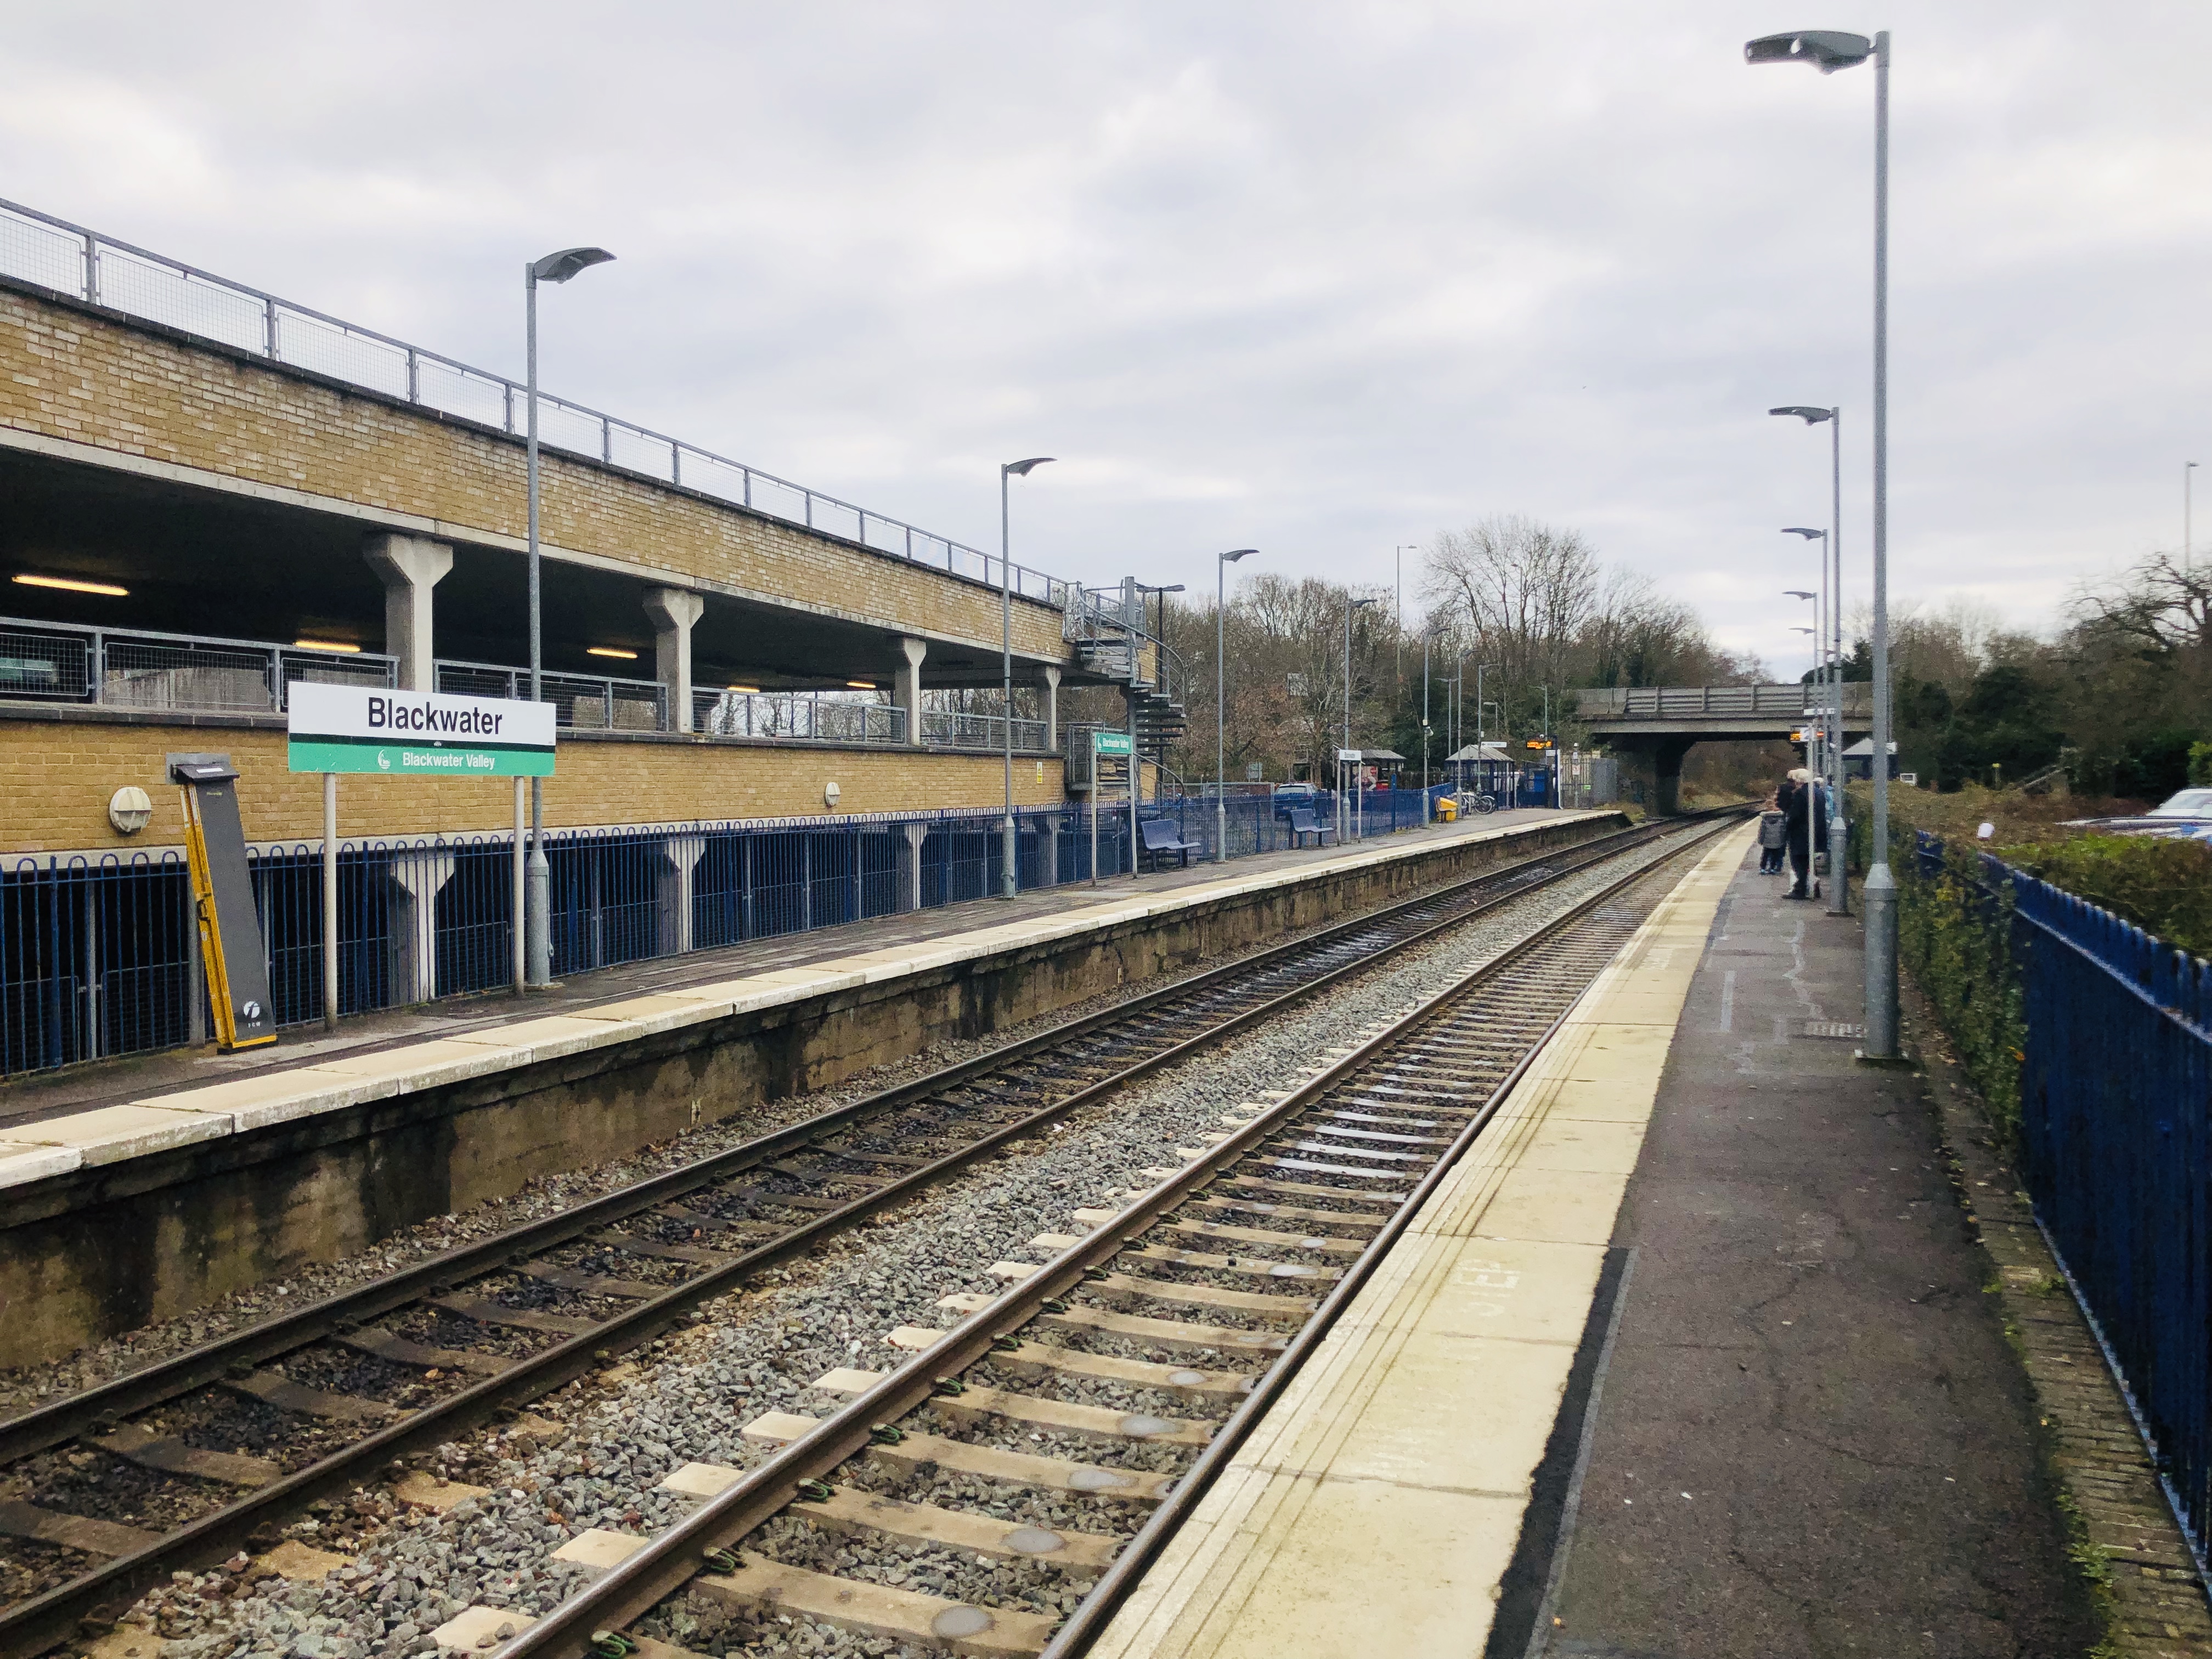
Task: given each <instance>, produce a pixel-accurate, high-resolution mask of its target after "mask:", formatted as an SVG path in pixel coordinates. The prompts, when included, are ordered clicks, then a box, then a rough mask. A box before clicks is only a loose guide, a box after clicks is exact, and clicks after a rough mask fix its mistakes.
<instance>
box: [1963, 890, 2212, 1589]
mask: <svg viewBox="0 0 2212 1659" xmlns="http://www.w3.org/2000/svg"><path fill="white" fill-rule="evenodd" d="M1980 858H1981V875H1982V884H1983V885H1984V888H1985V889H1988V890H1994V891H1997V892H2006V893H2008V895H2009V896H2010V898H2011V901H2012V902H2011V911H2012V941H2013V947H2014V953H2015V959H2016V960H2017V961H2018V962H2019V963H2020V972H2021V981H2022V988H2023V990H2024V992H2025V994H2026V995H2025V1000H2026V1006H2027V1029H2028V1041H2027V1052H2026V1054H2025V1055H2024V1057H2023V1059H2022V1060H2021V1141H2022V1163H2023V1165H2024V1172H2025V1174H2026V1176H2027V1190H2028V1193H2029V1195H2030V1197H2031V1198H2032V1199H2033V1200H2034V1205H2035V1212H2036V1218H2037V1219H2038V1220H2039V1222H2040V1223H2041V1224H2042V1226H2043V1229H2044V1231H2045V1235H2046V1236H2047V1237H2049V1239H2050V1241H2051V1248H2052V1250H2053V1252H2054V1254H2056V1255H2057V1257H2058V1258H2059V1260H2060V1261H2061V1263H2062V1264H2063V1266H2064V1267H2065V1270H2066V1273H2067V1274H2068V1276H2069V1278H2070V1279H2072V1281H2073V1283H2074V1286H2075V1291H2076V1293H2077V1294H2078V1295H2079V1296H2080V1297H2081V1301H2082V1304H2083V1306H2084V1308H2085V1310H2086V1311H2087V1313H2088V1314H2089V1316H2090V1318H2091V1320H2092V1321H2093V1323H2094V1325H2095V1326H2096V1328H2097V1332H2098V1336H2099V1339H2100V1340H2101V1341H2102V1342H2103V1343H2104V1344H2105V1346H2106V1352H2107V1354H2108V1355H2109V1356H2110V1357H2111V1358H2112V1362H2113V1365H2114V1368H2115V1369H2116V1370H2118V1373H2119V1375H2120V1376H2121V1378H2122V1379H2123V1382H2124V1386H2125V1389H2126V1391H2127V1393H2128V1395H2129V1396H2130V1406H2131V1407H2133V1409H2134V1410H2135V1412H2136V1419H2137V1421H2138V1423H2139V1424H2140V1425H2141V1427H2142V1431H2143V1436H2144V1438H2145V1440H2146V1441H2147V1442H2148V1443H2149V1445H2150V1447H2151V1449H2152V1451H2153V1453H2154V1456H2155V1458H2156V1460H2157V1463H2158V1468H2159V1474H2160V1478H2161V1479H2162V1480H2164V1481H2165V1482H2166V1488H2167V1492H2168V1494H2169V1495H2170V1497H2171V1498H2172V1501H2173V1505H2174V1509H2175V1511H2176V1513H2177V1515H2178V1516H2179V1518H2180V1520H2181V1522H2182V1526H2183V1529H2184V1530H2185V1532H2186V1533H2187V1534H2189V1541H2190V1545H2191V1549H2192V1550H2193V1551H2194V1552H2195V1553H2196V1555H2197V1565H2198V1569H2199V1571H2203V1569H2204V1566H2205V1543H2206V1538H2207V1529H2208V1527H2209V1526H2212V963H2204V962H2201V961H2199V960H2197V958H2196V957H2192V956H2190V955H2189V954H2188V953H2186V952H2185V951H2177V950H2174V949H2172V947H2171V946H2168V945H2163V944H2161V943H2160V941H2159V940H2157V939H2154V938H2153V937H2151V935H2149V934H2148V933H2144V932H2143V931H2142V929H2141V928H2140V927H2133V926H2131V925H2130V924H2129V923H2127V922H2125V921H2121V920H2120V919H2119V918H2118V916H2115V915H2112V914H2111V913H2110V912H2109V911H2106V910H2100V909H2099V908H2097V907H2096V906H2094V905H2092V904H2088V903H2086V902H2083V901H2082V900H2081V899H2078V898H2076V897H2075V896H2073V895H2072V894H2070V893H2067V892H2064V891H2063V890H2060V889H2058V888H2056V887H2053V886H2051V884H2049V883H2047V882H2044V881H2040V880H2038V879H2037V878H2035V877H2033V876H2031V875H2029V874H2027V872H2025V871H2021V870H2016V869H2014V868H2013V867H2012V866H2008V865H2006V864H2003V863H2002V862H2000V861H1999V860H1996V859H1995V858H1992V857H1990V855H1989V854H1981V855H1980Z"/></svg>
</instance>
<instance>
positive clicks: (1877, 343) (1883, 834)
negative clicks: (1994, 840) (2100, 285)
mask: <svg viewBox="0 0 2212 1659" xmlns="http://www.w3.org/2000/svg"><path fill="white" fill-rule="evenodd" d="M1743 55H1744V61H1745V62H1747V63H1751V64H1789V63H1803V64H1812V65H1813V66H1814V68H1816V69H1818V70H1820V73H1821V74H1823V75H1832V74H1833V73H1835V71H1836V70H1840V69H1850V68H1851V67H1853V66H1854V65H1856V64H1863V63H1865V62H1866V61H1867V60H1868V59H1869V58H1872V59H1873V60H1874V753H1873V755H1872V757H1870V761H1871V763H1870V764H1869V767H1868V770H1869V772H1870V773H1872V775H1873V780H1874V814H1873V818H1874V822H1873V823H1872V824H1871V825H1870V826H1869V827H1870V829H1871V831H1872V843H1873V844H1872V846H1871V847H1870V848H1869V853H1868V865H1867V878H1866V1047H1865V1048H1863V1049H1862V1050H1861V1053H1863V1054H1864V1055H1865V1057H1866V1058H1867V1059H1869V1060H1894V1059H1895V1058H1896V1057H1897V878H1896V877H1895V876H1893V874H1891V872H1890V868H1889V713H1890V710H1889V32H1888V31H1887V29H1885V30H1882V31H1881V32H1880V33H1877V34H1875V37H1874V39H1872V40H1868V39H1867V38H1866V36H1864V35H1863V34H1845V33H1839V32H1837V31H1834V30H1828V29H1806V30H1802V31H1800V32H1798V33H1794V34H1768V35H1762V36H1761V37H1760V38H1759V39H1758V40H1751V41H1747V42H1746V43H1745V46H1744V49H1743Z"/></svg>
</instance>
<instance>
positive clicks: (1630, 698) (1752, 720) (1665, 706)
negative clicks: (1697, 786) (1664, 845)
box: [1575, 681, 1874, 812]
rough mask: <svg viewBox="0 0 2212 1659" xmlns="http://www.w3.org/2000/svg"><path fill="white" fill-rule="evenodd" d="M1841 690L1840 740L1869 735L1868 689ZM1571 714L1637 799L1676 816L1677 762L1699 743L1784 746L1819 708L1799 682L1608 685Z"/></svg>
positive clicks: (1581, 694) (1580, 699)
mask: <svg viewBox="0 0 2212 1659" xmlns="http://www.w3.org/2000/svg"><path fill="white" fill-rule="evenodd" d="M1843 690H1844V738H1845V740H1846V741H1848V740H1850V738H1857V737H1863V736H1864V735H1866V734H1867V733H1868V732H1870V731H1872V730H1873V717H1874V697H1873V687H1872V686H1871V685H1870V684H1867V683H1866V682H1864V681H1854V682H1851V683H1850V684H1846V685H1844V688H1843ZM1575 695H1576V705H1577V706H1576V713H1577V714H1578V715H1579V716H1580V718H1581V720H1582V723H1583V726H1584V727H1585V728H1586V729H1587V730H1588V731H1589V734H1590V736H1591V738H1593V739H1595V741H1597V742H1600V743H1602V744H1605V745H1606V747H1607V748H1608V749H1611V750H1613V752H1614V753H1616V754H1618V755H1619V756H1620V757H1621V760H1622V763H1623V765H1624V769H1625V770H1626V773H1627V775H1628V776H1629V777H1630V778H1632V779H1635V780H1638V781H1640V782H1641V783H1642V784H1643V785H1644V799H1645V800H1646V801H1648V802H1650V804H1651V806H1652V809H1653V810H1654V811H1659V812H1674V811H1679V810H1680V793H1681V782H1682V757H1683V756H1685V755H1686V754H1688V753H1689V751H1690V750H1691V748H1692V745H1693V744H1700V743H1762V742H1775V743H1786V742H1788V741H1790V734H1791V733H1792V732H1796V731H1798V730H1800V729H1801V728H1802V726H1804V725H1805V723H1806V721H1807V720H1808V719H1810V718H1811V717H1812V716H1813V715H1814V713H1815V712H1816V711H1817V710H1818V709H1819V708H1820V707H1821V706H1822V704H1821V702H1820V699H1821V697H1822V696H1823V692H1822V690H1821V688H1820V687H1818V686H1811V685H1804V684H1780V685H1692V686H1673V685H1667V686H1659V685H1635V686H1613V687H1608V688H1605V689H1602V690H1585V691H1578V692H1577V693H1576V694H1575Z"/></svg>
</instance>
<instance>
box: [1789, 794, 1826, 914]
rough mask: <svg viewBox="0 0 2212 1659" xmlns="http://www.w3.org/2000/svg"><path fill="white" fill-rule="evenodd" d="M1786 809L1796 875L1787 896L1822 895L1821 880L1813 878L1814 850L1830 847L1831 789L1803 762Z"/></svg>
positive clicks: (1805, 896) (1793, 874)
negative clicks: (1826, 787) (1828, 804)
mask: <svg viewBox="0 0 2212 1659" xmlns="http://www.w3.org/2000/svg"><path fill="white" fill-rule="evenodd" d="M1782 811H1783V817H1784V820H1785V823H1786V825H1787V828H1788V829H1789V834H1790V872H1791V874H1792V876H1793V877H1794V878H1795V879H1793V880H1792V881H1791V883H1790V890H1789V891H1788V892H1787V893H1785V894H1784V895H1783V896H1784V898H1793V899H1809V898H1818V897H1819V896H1820V883H1819V882H1817V881H1814V879H1813V854H1814V853H1816V852H1821V853H1825V852H1826V851H1827V850H1828V809H1827V793H1826V791H1825V790H1823V789H1822V788H1821V787H1820V785H1819V784H1817V783H1815V782H1814V781H1813V775H1812V774H1811V773H1810V772H1808V771H1807V770H1806V769H1804V768H1803V767H1802V766H1801V767H1799V768H1797V769H1796V770H1795V771H1793V772H1792V773H1790V795H1789V799H1786V800H1784V802H1783V804H1782Z"/></svg>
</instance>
